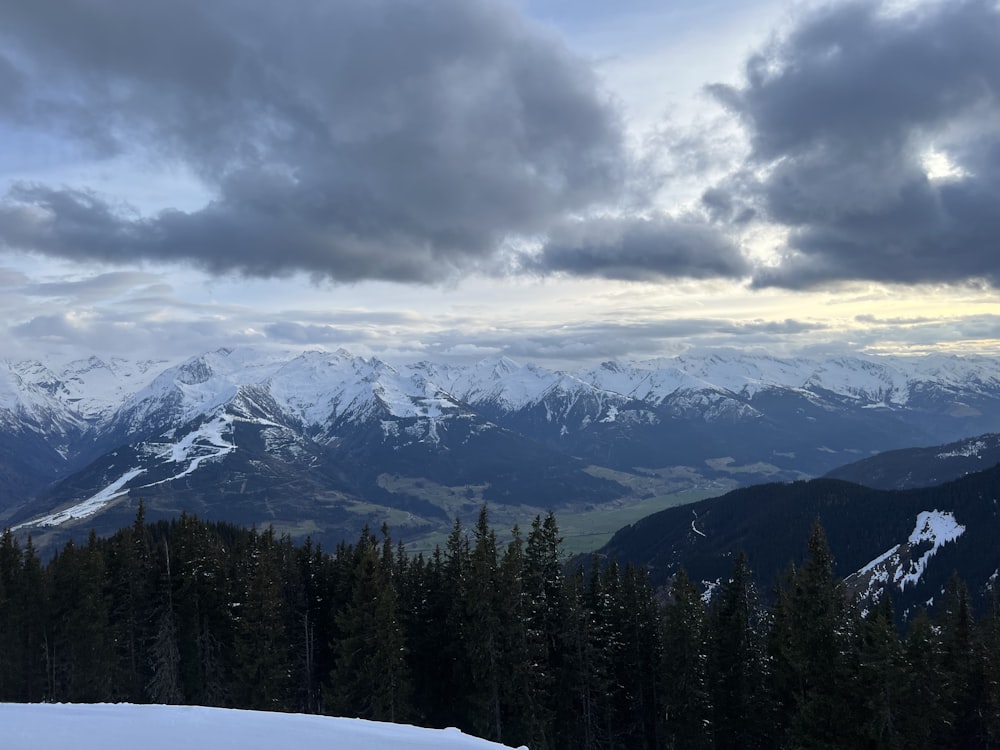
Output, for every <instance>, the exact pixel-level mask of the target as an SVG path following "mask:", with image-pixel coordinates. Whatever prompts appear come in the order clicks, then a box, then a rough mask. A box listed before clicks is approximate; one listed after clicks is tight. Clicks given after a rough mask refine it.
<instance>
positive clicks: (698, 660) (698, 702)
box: [661, 568, 712, 750]
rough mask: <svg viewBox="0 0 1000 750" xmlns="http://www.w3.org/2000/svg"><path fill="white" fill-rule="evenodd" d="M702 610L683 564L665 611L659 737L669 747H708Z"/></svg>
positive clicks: (694, 749)
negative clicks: (661, 725)
mask: <svg viewBox="0 0 1000 750" xmlns="http://www.w3.org/2000/svg"><path fill="white" fill-rule="evenodd" d="M705 630H706V623H705V608H704V604H703V603H702V600H701V596H700V595H699V593H698V589H697V588H696V587H695V585H694V583H692V582H691V580H690V579H689V578H688V576H687V573H686V572H685V571H684V569H683V568H682V569H681V570H679V571H678V572H677V573H676V574H675V575H674V577H673V580H672V582H671V585H670V596H669V599H668V603H667V607H666V609H665V610H664V613H663V661H662V667H661V669H662V673H663V689H662V691H661V693H662V696H663V699H662V702H663V709H662V717H663V721H664V727H663V730H662V735H663V737H664V746H665V747H666V748H668V750H682V748H684V749H687V748H689V749H690V750H704V749H707V748H711V747H712V724H711V699H710V696H709V686H708V657H707V654H708V648H707V643H706V633H705Z"/></svg>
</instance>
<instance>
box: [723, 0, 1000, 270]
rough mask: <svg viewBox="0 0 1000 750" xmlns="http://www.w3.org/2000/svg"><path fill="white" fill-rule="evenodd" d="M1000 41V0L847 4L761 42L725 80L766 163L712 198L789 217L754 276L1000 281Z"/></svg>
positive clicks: (755, 156) (769, 216)
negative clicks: (777, 253)
mask: <svg viewBox="0 0 1000 750" xmlns="http://www.w3.org/2000/svg"><path fill="white" fill-rule="evenodd" d="M998 40H1000V8H998V6H997V4H996V2H993V1H992V0H990V1H987V0H969V1H967V2H953V1H951V0H949V2H935V3H929V4H924V5H922V6H919V7H917V8H916V9H912V10H908V11H906V12H893V13H890V12H888V10H887V9H886V8H885V7H882V6H880V5H878V4H875V3H869V2H857V3H848V4H839V5H833V6H829V7H826V8H823V9H821V10H819V11H817V12H815V13H813V14H812V15H810V16H809V17H807V18H804V19H803V20H802V22H801V23H800V24H799V25H798V26H797V27H796V28H795V29H794V30H793V31H792V32H791V33H790V34H789V35H788V36H787V37H786V38H784V39H781V40H779V41H776V42H775V43H774V44H773V45H772V46H771V47H769V48H768V49H766V50H765V51H763V52H761V53H760V54H758V55H755V56H753V57H752V58H751V59H750V60H749V61H748V62H747V65H746V83H745V85H744V86H742V87H738V88H732V87H726V86H715V87H713V88H712V91H713V93H714V94H715V96H716V97H717V98H718V99H719V100H720V101H721V102H723V103H724V104H726V105H727V106H728V107H729V108H730V109H731V110H732V111H733V112H734V113H735V114H736V115H737V116H738V117H739V118H740V119H741V120H742V121H743V123H744V124H745V126H746V128H747V129H748V131H749V133H750V136H751V143H752V155H751V158H750V161H749V163H748V164H747V165H746V172H747V173H753V174H754V177H753V178H749V179H748V178H747V177H746V173H744V175H743V176H742V179H741V180H734V181H733V184H734V187H733V189H732V190H731V191H728V192H727V191H726V190H725V189H724V188H722V189H720V190H717V191H713V192H712V193H709V194H708V196H707V197H709V198H710V199H711V200H712V201H713V202H714V203H718V202H719V201H720V198H722V199H724V200H726V201H729V202H730V203H734V204H737V205H739V204H740V203H742V204H745V205H747V206H750V207H752V208H753V209H755V210H758V211H759V212H760V213H762V214H763V215H764V217H765V218H766V220H769V221H771V222H774V223H776V224H779V225H781V226H784V227H787V228H788V229H789V230H790V238H789V240H788V247H787V248H786V249H785V251H784V253H783V257H782V258H781V261H780V263H779V264H778V265H777V266H774V267H770V268H766V269H759V270H758V271H757V272H756V274H755V276H754V283H755V284H757V285H759V286H768V285H776V286H786V287H792V288H798V287H808V286H813V285H817V284H820V283H822V282H826V281H830V280H840V279H871V280H877V281H886V282H903V283H911V282H958V281H962V280H966V279H982V280H985V281H987V282H988V283H990V284H992V285H994V286H996V285H998V284H1000V273H998V269H997V265H996V260H995V254H996V252H997V249H998V246H1000V212H998V211H997V206H998V205H1000V43H998ZM935 160H937V165H936V166H937V169H938V172H939V173H938V174H935V170H934V167H935ZM941 172H943V173H941Z"/></svg>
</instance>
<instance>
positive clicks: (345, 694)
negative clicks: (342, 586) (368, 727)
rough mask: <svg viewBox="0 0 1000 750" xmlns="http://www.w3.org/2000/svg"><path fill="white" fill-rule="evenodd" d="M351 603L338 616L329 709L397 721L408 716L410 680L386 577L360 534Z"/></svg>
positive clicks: (372, 542)
mask: <svg viewBox="0 0 1000 750" xmlns="http://www.w3.org/2000/svg"><path fill="white" fill-rule="evenodd" d="M354 558H355V559H354V565H355V570H354V582H353V587H352V594H351V599H350V601H349V602H348V603H347V604H346V606H344V607H343V609H342V610H341V611H340V612H339V613H338V614H337V616H336V620H337V626H338V628H339V630H340V638H339V640H338V641H337V642H336V644H335V645H334V651H335V654H336V662H335V666H334V670H333V674H332V675H331V681H332V683H333V685H332V690H331V695H330V698H331V702H330V708H331V709H332V710H333V712H334V713H337V714H340V715H344V716H358V717H360V718H365V719H373V720H376V721H401V720H403V719H404V718H405V717H406V716H407V713H408V710H409V704H408V701H409V690H410V683H409V676H408V673H407V670H406V662H405V658H404V657H405V650H404V639H403V633H402V630H401V628H400V624H399V619H398V613H397V607H396V592H395V588H394V586H393V582H392V579H391V571H388V570H387V569H386V568H385V567H384V566H383V565H382V556H381V555H380V554H379V549H378V545H377V541H376V539H375V537H373V536H372V535H371V533H370V532H369V531H368V529H367V528H366V529H364V531H363V532H362V535H361V539H360V540H359V541H358V545H357V547H356V548H355V553H354Z"/></svg>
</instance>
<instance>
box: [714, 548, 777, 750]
mask: <svg viewBox="0 0 1000 750" xmlns="http://www.w3.org/2000/svg"><path fill="white" fill-rule="evenodd" d="M708 632H709V667H710V671H711V674H712V682H711V696H712V697H711V704H712V708H713V720H712V728H713V735H714V741H715V747H716V748H718V749H719V750H728V749H730V748H733V749H740V750H742V749H744V748H745V749H746V750H751V749H752V748H768V747H773V746H774V742H775V739H774V736H773V726H772V725H771V721H770V718H771V717H770V715H769V714H770V710H769V708H770V701H769V699H768V694H767V681H768V677H767V667H766V656H765V638H766V635H767V634H766V626H765V623H764V618H763V615H762V613H761V611H760V609H759V607H758V602H757V592H756V588H755V586H754V583H753V575H752V573H751V572H750V567H749V564H748V562H747V558H746V555H744V554H743V553H742V552H741V553H739V555H737V557H736V560H735V562H734V563H733V572H732V574H731V576H730V578H729V580H728V581H726V582H724V583H723V584H722V585H721V586H720V589H719V592H718V594H717V595H716V596H715V597H714V598H713V600H712V607H711V610H710V617H709V627H708Z"/></svg>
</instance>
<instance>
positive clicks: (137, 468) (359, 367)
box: [0, 348, 1000, 538]
mask: <svg viewBox="0 0 1000 750" xmlns="http://www.w3.org/2000/svg"><path fill="white" fill-rule="evenodd" d="M998 425H1000V363H998V362H996V361H994V360H990V359H987V358H962V357H943V356H934V357H928V358H924V359H907V358H899V357H897V358H874V357H860V356H859V357H850V358H848V357H836V358H827V359H822V358H811V359H810V358H804V357H798V358H778V357H773V356H770V355H763V354H748V353H738V352H702V353H688V354H685V355H680V356H677V357H671V358H660V359H657V360H647V361H644V362H640V361H606V362H603V363H601V364H598V365H596V366H592V367H581V368H580V369H579V370H577V371H574V372H568V371H561V370H550V369H547V368H545V367H542V366H540V365H536V364H531V363H528V364H521V363H518V362H516V361H514V360H512V359H510V358H508V357H491V358H487V359H483V360H480V361H479V362H476V363H473V364H469V365H458V364H454V363H440V362H438V363H435V362H430V361H421V362H415V363H397V364H390V363H388V362H385V361H383V360H381V359H379V358H376V357H369V358H365V357H359V356H355V355H353V354H351V353H350V352H348V351H346V350H344V349H340V350H337V351H334V352H323V351H305V352H296V351H285V352H272V351H269V350H255V349H251V348H240V349H225V348H223V349H218V350H215V351H211V352H206V353H204V354H201V355H196V356H193V357H190V358H188V359H186V360H184V361H182V362H178V363H174V364H168V363H162V362H159V363H158V362H151V361H144V362H128V361H126V360H114V361H112V362H111V363H110V364H109V362H107V361H105V360H102V359H100V358H96V357H92V358H90V359H78V360H75V361H73V362H69V363H66V364H63V365H54V364H48V365H46V364H43V363H40V362H28V363H15V362H0V445H2V446H3V447H6V448H7V449H8V450H7V453H6V455H5V457H4V458H2V459H0V477H6V480H7V481H5V482H4V483H3V487H0V524H7V525H16V526H18V527H19V528H22V529H30V528H32V527H33V528H35V529H36V530H37V529H39V528H40V527H39V526H38V523H37V522H38V521H40V520H41V519H51V518H52V517H54V516H58V517H60V518H63V517H65V513H66V511H69V510H71V509H72V508H74V507H76V506H81V505H82V506H85V507H86V508H88V509H90V510H91V511H92V512H91V513H90V514H89V516H88V517H90V518H92V519H93V518H95V517H96V516H97V515H101V514H105V513H107V512H108V511H109V510H110V509H111V508H113V507H115V506H116V505H117V506H121V508H120V510H125V509H127V508H128V507H129V502H130V501H129V500H128V498H129V495H132V496H133V498H134V497H137V496H138V494H139V493H140V492H141V493H142V494H143V495H151V496H154V497H153V498H152V502H151V503H150V508H151V511H152V512H154V513H155V512H156V508H157V506H158V505H159V506H160V507H162V508H163V510H164V512H166V510H167V509H171V510H176V508H177V507H179V506H182V507H183V506H184V505H185V503H190V504H191V505H190V509H191V510H192V511H199V512H209V511H210V512H211V513H218V514H224V513H225V512H226V508H227V507H228V508H229V510H230V511H231V512H232V513H234V514H236V515H237V516H238V517H239V520H241V521H242V522H251V523H266V522H269V521H276V522H280V524H283V525H284V527H285V528H289V529H292V530H296V531H299V532H301V531H302V530H305V529H311V530H315V529H316V524H317V523H319V524H320V526H321V527H322V526H323V523H326V521H323V522H321V519H320V516H325V517H326V518H327V521H329V519H330V518H333V517H336V519H338V520H337V521H336V524H344V523H347V521H346V520H345V518H347V517H348V516H353V523H355V524H358V523H360V522H362V521H363V522H365V523H374V524H376V525H377V524H378V519H379V518H380V517H382V518H394V519H396V520H399V518H400V514H403V515H402V520H403V522H404V523H412V524H413V528H414V529H420V530H422V531H426V530H428V529H431V528H432V527H435V526H436V525H440V524H441V523H442V518H448V517H454V516H456V515H463V514H464V515H466V516H468V515H469V514H470V513H474V509H475V508H476V507H478V505H479V504H481V503H482V502H490V503H493V504H499V505H509V506H511V507H514V506H519V505H523V506H530V507H531V508H543V509H544V508H559V507H586V506H594V507H601V506H602V504H607V503H611V502H617V503H627V502H629V501H630V498H633V499H634V497H635V496H634V493H633V490H632V489H631V488H630V487H629V486H628V485H629V484H630V482H629V481H626V480H627V479H628V476H639V477H644V478H646V479H648V480H649V481H652V482H654V483H658V484H657V487H659V489H654V490H653V492H654V494H656V493H658V494H660V495H667V494H669V493H670V492H673V491H676V490H677V489H699V488H702V487H705V486H709V485H711V486H718V483H719V482H722V483H723V486H727V485H728V486H730V487H734V486H739V485H740V484H748V483H751V482H755V481H761V480H773V479H778V480H786V481H787V480H794V479H799V478H806V477H810V476H816V475H818V474H823V473H825V472H827V471H830V470H831V469H833V468H834V467H836V466H839V465H842V464H846V463H849V462H851V461H854V460H857V459H858V458H859V457H866V456H868V455H870V454H872V453H875V452H878V451H883V450H888V449H893V448H902V447H909V446H914V445H920V444H928V443H943V442H947V441H948V440H951V439H955V438H957V437H964V436H966V435H970V434H977V433H983V432H988V431H989V428H993V429H996V427H997V426H998ZM984 426H987V429H983V427H984ZM237 438H238V439H237ZM185 441H187V442H185ZM124 456H129V457H131V460H132V461H133V462H134V464H135V465H127V466H126V465H125V463H123V461H124V458H123V457H124ZM184 462H187V463H184ZM255 467H256V468H255ZM626 475H627V476H626ZM609 477H610V478H609ZM123 478H124V479H123ZM154 478H155V481H154ZM151 482H153V483H151ZM292 488H294V490H293V489H292ZM293 491H294V492H297V493H304V494H303V496H302V497H301V498H296V499H295V500H294V501H292V500H289V499H288V498H287V497H286V496H285V495H286V493H290V492H293ZM649 491H650V490H649V489H646V490H644V492H646V493H647V494H648V492H649ZM213 492H214V493H217V494H218V495H219V496H220V497H225V498H227V499H226V500H225V501H224V502H221V501H218V500H213V498H212V494H213ZM123 498H124V499H123ZM184 498H187V499H186V500H185V499H184ZM195 498H196V499H197V500H195ZM99 500H103V501H104V502H98V501H99ZM91 501H93V502H91ZM310 504H311V505H312V506H314V507H315V508H317V509H318V510H316V518H310V517H309V513H310V511H309V507H310ZM288 505H293V506H295V510H294V512H291V511H289V512H285V511H284V510H283V509H282V508H283V506H288ZM417 508H419V509H420V511H419V512H415V509H417ZM348 509H350V510H348ZM379 509H381V510H379ZM60 514H62V515H60ZM70 515H71V516H72V515H73V514H72V513H71V514H70ZM119 520H120V519H119ZM221 520H225V519H221ZM82 522H83V521H82V520H81V519H79V518H74V520H73V523H77V524H78V523H82ZM105 523H108V524H109V523H111V518H110V517H109V518H108V520H107V521H106V522H105ZM331 523H332V522H331ZM336 524H334V525H335V526H336ZM33 525H34V526H33ZM336 528H337V529H339V532H338V533H340V532H343V533H345V534H346V535H347V536H351V535H353V533H354V531H355V529H352V528H348V527H346V526H336ZM331 533H332V532H331ZM331 538H332V537H331Z"/></svg>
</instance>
